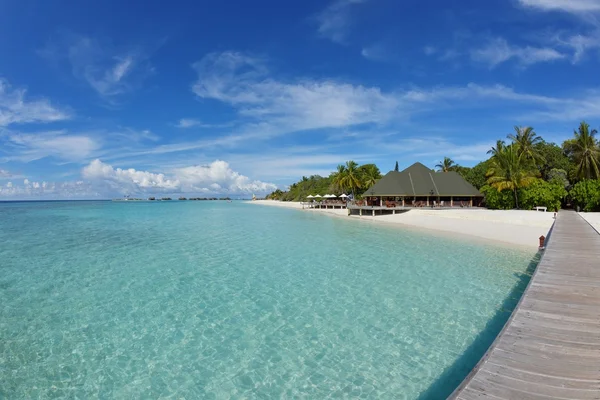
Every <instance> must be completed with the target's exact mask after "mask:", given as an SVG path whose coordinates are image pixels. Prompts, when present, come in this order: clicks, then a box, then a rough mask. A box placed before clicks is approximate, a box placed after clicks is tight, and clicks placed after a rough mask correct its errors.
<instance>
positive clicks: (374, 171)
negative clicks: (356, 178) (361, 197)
mask: <svg viewBox="0 0 600 400" xmlns="http://www.w3.org/2000/svg"><path fill="white" fill-rule="evenodd" d="M359 170H360V176H361V186H362V187H363V188H365V189H366V188H370V187H371V186H373V185H374V184H376V183H377V181H378V180H379V179H381V172H380V171H379V168H377V165H375V164H364V165H361V166H360V167H359Z"/></svg>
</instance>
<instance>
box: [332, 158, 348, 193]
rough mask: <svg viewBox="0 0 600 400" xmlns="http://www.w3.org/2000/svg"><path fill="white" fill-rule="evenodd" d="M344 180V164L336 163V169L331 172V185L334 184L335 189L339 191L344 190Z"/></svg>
mask: <svg viewBox="0 0 600 400" xmlns="http://www.w3.org/2000/svg"><path fill="white" fill-rule="evenodd" d="M345 180H346V166H345V165H342V164H340V165H338V166H337V170H336V171H335V172H334V173H333V174H332V180H331V181H332V183H333V186H335V188H336V189H337V190H340V191H342V192H343V191H344V189H345V187H344V183H345Z"/></svg>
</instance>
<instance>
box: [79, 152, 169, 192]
mask: <svg viewBox="0 0 600 400" xmlns="http://www.w3.org/2000/svg"><path fill="white" fill-rule="evenodd" d="M81 175H82V177H83V178H84V179H87V180H90V181H92V182H101V183H105V184H107V185H108V186H109V187H111V188H112V189H115V190H118V191H120V192H123V193H129V192H139V191H150V192H152V191H153V190H154V191H172V192H176V191H179V187H180V183H179V181H177V180H176V179H168V178H166V177H165V175H164V174H155V173H152V172H147V171H136V170H135V169H133V168H129V169H121V168H116V169H115V168H113V167H112V166H111V165H108V164H105V163H103V162H102V161H100V160H98V159H96V160H94V161H92V162H91V163H90V164H89V165H87V166H85V167H84V168H83V169H82V171H81Z"/></svg>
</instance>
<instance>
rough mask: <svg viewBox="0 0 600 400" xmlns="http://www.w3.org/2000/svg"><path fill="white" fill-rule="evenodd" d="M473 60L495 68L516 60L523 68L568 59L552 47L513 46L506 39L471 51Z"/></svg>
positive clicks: (496, 40)
mask: <svg viewBox="0 0 600 400" xmlns="http://www.w3.org/2000/svg"><path fill="white" fill-rule="evenodd" d="M471 58H472V59H473V60H474V61H476V62H482V63H485V64H487V65H489V67H490V68H494V67H496V66H497V65H499V64H502V63H505V62H507V61H511V60H514V61H515V62H516V63H517V65H519V66H521V67H528V66H530V65H533V64H537V63H542V62H551V61H556V60H561V59H564V58H566V55H565V54H563V53H560V52H558V51H557V50H555V49H553V48H550V47H532V46H525V47H520V46H513V45H510V44H509V43H508V42H507V41H506V40H505V39H502V38H496V39H493V40H490V41H489V42H488V43H487V44H486V45H485V46H484V47H481V48H478V49H474V50H472V51H471Z"/></svg>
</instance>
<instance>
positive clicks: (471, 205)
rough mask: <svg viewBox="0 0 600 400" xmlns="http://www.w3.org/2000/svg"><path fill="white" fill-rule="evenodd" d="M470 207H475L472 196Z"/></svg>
mask: <svg viewBox="0 0 600 400" xmlns="http://www.w3.org/2000/svg"><path fill="white" fill-rule="evenodd" d="M469 207H473V198H472V197H471V200H469Z"/></svg>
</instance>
